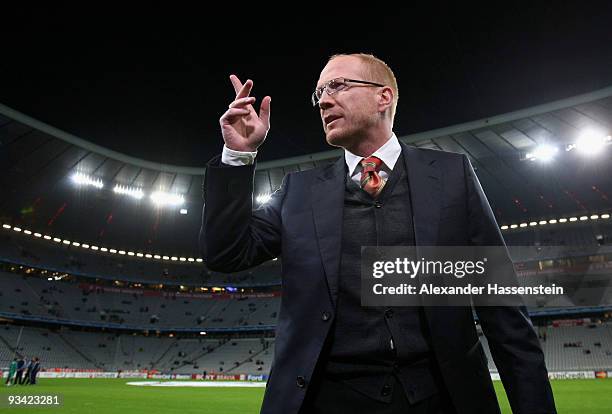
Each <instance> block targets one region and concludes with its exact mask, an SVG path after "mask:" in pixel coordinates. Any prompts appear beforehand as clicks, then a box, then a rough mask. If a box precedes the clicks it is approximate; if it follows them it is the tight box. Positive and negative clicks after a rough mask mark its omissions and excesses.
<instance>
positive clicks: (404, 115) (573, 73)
mask: <svg viewBox="0 0 612 414" xmlns="http://www.w3.org/2000/svg"><path fill="white" fill-rule="evenodd" d="M493 3H495V4H492V5H491V6H489V7H490V8H489V9H482V8H479V9H478V10H477V11H474V10H463V9H451V8H449V7H447V6H445V5H444V4H443V3H438V4H435V5H434V6H432V8H431V9H430V10H416V9H397V8H392V7H391V6H390V4H387V5H385V8H381V6H382V4H377V3H370V4H369V6H358V5H357V4H358V3H354V4H352V5H349V4H348V3H339V4H337V5H335V6H334V5H333V4H331V3H329V4H328V5H326V7H325V8H321V9H316V10H315V9H313V10H300V9H299V7H297V6H299V3H294V4H293V5H292V9H291V10H280V9H276V10H275V9H270V10H266V11H263V12H262V11H261V10H260V13H259V14H257V15H254V14H251V12H250V11H247V10H242V9H240V8H238V7H237V6H236V7H235V8H234V9H232V10H228V11H226V12H220V11H212V10H211V11H202V10H200V9H196V8H194V9H191V10H189V9H180V8H179V7H178V5H177V6H176V8H175V9H173V10H170V9H165V8H157V9H153V8H151V7H152V6H151V7H149V6H148V7H147V8H143V9H140V10H124V9H118V10H97V9H92V8H91V6H89V8H88V9H82V10H79V9H75V8H74V7H72V8H70V9H58V8H52V7H47V8H44V9H25V8H21V9H16V10H8V9H6V10H4V9H3V12H2V15H3V16H2V27H1V28H0V31H1V32H2V39H3V43H2V47H1V49H0V50H1V52H2V55H1V58H0V103H3V104H5V105H7V106H9V107H12V108H14V109H16V110H18V111H21V112H23V113H25V114H26V115H29V116H32V117H34V118H36V119H39V120H41V121H43V122H46V123H48V124H50V125H52V126H55V127H57V128H60V129H63V130H65V131H67V132H70V133H72V134H75V135H77V136H79V137H81V138H83V139H86V140H89V141H92V142H94V143H96V144H99V145H102V146H105V147H108V148H111V149H114V150H117V151H120V152H123V153H126V154H129V155H132V156H135V157H138V158H143V159H147V160H151V161H158V162H164V163H168V164H178V165H186V166H203V165H204V164H205V162H206V161H207V160H208V159H209V158H211V157H212V156H213V155H215V154H216V153H217V152H219V151H220V149H221V146H222V139H221V135H220V133H219V127H218V119H219V117H220V116H221V114H222V113H223V111H224V110H225V108H226V107H227V105H228V104H229V102H230V101H231V99H232V97H233V89H232V87H231V84H230V82H229V79H228V77H229V75H230V74H231V73H235V74H237V75H238V76H239V77H241V78H242V79H243V80H246V78H251V79H253V80H254V83H255V89H254V92H253V95H254V96H256V97H258V98H260V99H261V98H262V97H263V96H265V95H270V96H272V119H271V123H272V129H271V131H270V133H269V135H268V139H267V141H266V143H265V144H264V145H263V146H262V147H261V148H260V155H259V159H260V160H272V159H278V158H284V157H289V156H296V155H303V154H308V153H312V152H318V151H325V150H328V149H331V147H329V146H327V144H326V143H325V138H324V135H323V132H322V128H321V123H320V120H319V116H318V112H317V111H316V110H315V109H313V107H312V106H311V104H310V94H311V92H312V89H313V88H314V86H315V83H316V81H317V79H318V75H319V72H320V70H321V69H322V67H323V66H324V65H325V62H326V61H327V58H328V57H329V56H330V55H332V54H334V53H339V52H360V51H361V52H368V53H373V54H375V55H377V56H378V57H380V58H382V59H383V60H385V61H386V62H387V63H388V64H389V65H390V66H391V67H392V69H394V71H395V74H396V76H397V78H398V82H399V87H400V100H399V106H398V114H397V117H396V122H395V132H396V133H397V134H398V135H400V136H402V135H406V134H410V133H416V132H420V131H427V130H430V129H435V128H440V127H444V126H449V125H453V124H457V123H461V122H467V121H472V120H476V119H480V118H484V117H488V116H493V115H497V114H501V113H505V112H510V111H513V110H518V109H522V108H525V107H529V106H533V105H538V104H542V103H546V102H549V101H551V100H556V99H561V98H566V97H570V96H573V95H577V94H581V93H585V92H590V91H592V90H596V89H600V88H603V87H606V86H610V85H612V14H611V13H610V7H609V6H605V4H606V3H605V2H601V3H596V2H584V1H583V2H575V3H560V2H546V4H545V2H533V3H538V4H537V5H533V4H530V3H525V4H524V5H523V6H519V5H517V4H515V3H514V2H507V3H508V4H504V3H498V2H493ZM366 4H368V3H366ZM462 4H463V2H462ZM200 7H201V6H200ZM279 7H280V6H279ZM3 8H4V6H3ZM347 9H349V10H350V11H347ZM258 105H259V101H258V104H257V106H258Z"/></svg>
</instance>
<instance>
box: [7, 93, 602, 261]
mask: <svg viewBox="0 0 612 414" xmlns="http://www.w3.org/2000/svg"><path fill="white" fill-rule="evenodd" d="M586 130H591V131H597V133H600V134H603V135H605V136H609V135H610V133H611V132H612V86H611V87H608V88H604V89H601V90H597V91H593V92H591V93H587V94H583V95H579V96H574V97H571V98H567V99H563V100H559V101H555V102H550V103H548V104H544V105H539V106H535V107H531V108H526V109H523V110H519V111H515V112H511V113H507V114H503V115H498V116H493V117H490V118H486V119H480V120H477V121H473V122H468V123H463V124H459V125H453V126H449V127H445V128H440V129H435V130H431V131H426V132H422V133H418V134H413V135H408V136H403V137H400V139H401V140H402V141H404V142H405V143H408V144H411V145H414V146H417V147H424V148H434V149H441V150H446V151H453V152H460V153H465V154H467V155H468V156H469V158H470V159H471V161H472V163H473V164H474V166H475V168H476V169H477V174H478V176H479V178H480V180H481V183H482V185H483V187H484V189H485V192H486V193H487V196H488V198H489V200H490V202H491V204H492V206H493V208H494V211H495V213H496V216H497V218H498V221H499V222H500V224H504V223H508V222H510V221H515V220H530V219H537V218H547V217H553V216H557V215H560V214H572V213H591V212H601V211H610V210H611V209H612V204H611V202H610V197H612V194H608V192H609V191H610V190H612V178H610V177H612V171H611V170H612V163H610V162H609V160H610V155H611V153H610V145H608V146H607V148H606V149H605V150H604V151H605V152H606V154H601V155H600V156H598V157H597V156H596V157H590V158H584V157H580V156H579V155H578V154H575V151H570V152H566V151H564V148H566V147H567V146H568V145H571V144H572V143H574V142H575V141H576V140H577V139H578V137H579V136H580V135H581V134H582V133H583V132H584V131H586ZM143 144H146V143H143ZM540 144H549V145H556V146H558V148H560V152H559V154H558V157H557V159H555V160H553V161H552V162H550V163H547V164H544V163H539V162H537V161H529V160H527V159H526V156H527V154H528V153H529V152H531V151H533V150H534V149H535V148H536V147H537V146H538V145H540ZM0 145H1V148H2V151H1V152H0V154H1V155H0V156H1V157H2V162H1V163H0V169H1V170H0V177H1V178H0V180H2V189H3V191H2V194H3V197H2V201H1V202H0V218H1V219H2V221H3V222H8V223H13V224H23V225H28V226H30V227H31V228H33V229H39V230H41V231H42V230H46V231H51V230H49V229H52V231H53V232H54V233H60V234H62V235H63V236H65V237H79V238H81V239H86V240H91V241H93V240H100V239H104V240H110V241H108V242H109V243H110V242H113V243H117V244H123V245H129V246H133V245H136V246H142V245H143V244H148V245H156V244H158V243H159V244H161V245H164V244H170V245H173V246H175V248H177V249H183V250H186V251H187V252H195V251H196V249H197V243H196V240H197V230H198V228H199V223H200V217H199V211H200V208H201V205H202V199H201V186H202V177H203V174H204V168H192V167H183V166H177V165H166V164H160V163H155V162H150V161H146V160H143V159H138V158H134V157H131V156H128V155H125V154H122V153H119V152H116V151H113V150H110V149H107V148H104V147H101V146H98V145H96V144H93V143H91V142H89V141H87V140H85V139H83V138H80V137H77V136H74V135H72V134H69V133H67V132H65V131H61V130H59V129H57V128H54V127H53V126H50V125H47V124H45V123H43V122H40V121H38V120H36V119H33V118H31V117H29V116H27V115H24V114H22V113H19V112H17V111H15V110H13V109H11V108H9V107H6V106H4V105H1V104H0ZM340 154H341V151H340V150H333V151H326V152H321V153H316V154H311V155H305V156H299V157H292V158H286V159H281V160H275V161H270V162H262V163H260V164H258V171H257V173H256V178H255V180H256V194H267V193H270V192H272V191H273V190H274V189H276V188H277V187H278V186H279V185H280V182H281V180H282V177H283V176H284V175H285V174H286V173H288V172H293V171H300V170H305V169H310V168H313V167H315V166H319V165H323V164H326V163H329V162H332V161H333V160H335V159H337V157H338V156H340ZM76 172H79V173H82V174H87V175H89V176H92V177H95V178H96V179H100V180H102V181H103V182H104V183H106V184H107V185H106V186H105V188H104V189H102V190H97V189H89V188H80V189H76V188H75V187H74V186H72V183H71V182H70V180H69V178H70V177H71V176H72V174H74V173H76ZM115 184H120V185H124V186H131V187H138V188H142V189H143V190H144V191H145V192H151V191H154V190H160V189H161V190H164V191H166V192H171V193H179V194H183V195H184V196H185V198H186V203H185V205H184V207H185V208H186V209H187V210H188V214H187V215H179V214H178V211H175V210H176V209H174V210H173V209H171V210H163V209H157V208H150V207H149V206H148V204H149V203H145V202H144V200H141V201H137V200H131V199H128V198H121V197H120V196H119V195H117V194H113V192H112V188H113V186H114V185H115Z"/></svg>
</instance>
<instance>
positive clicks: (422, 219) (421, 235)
mask: <svg viewBox="0 0 612 414" xmlns="http://www.w3.org/2000/svg"><path fill="white" fill-rule="evenodd" d="M400 144H401V145H402V151H403V152H404V161H405V163H406V172H407V175H408V182H409V185H410V198H411V200H412V217H413V222H414V238H415V245H416V246H417V247H418V246H435V245H436V242H437V239H438V226H439V222H440V208H441V204H440V203H441V202H442V190H441V183H440V171H439V169H438V168H437V166H436V160H435V159H430V158H429V157H427V156H426V154H427V153H426V152H425V151H420V150H419V149H417V148H413V147H409V146H408V145H406V144H404V143H402V142H400Z"/></svg>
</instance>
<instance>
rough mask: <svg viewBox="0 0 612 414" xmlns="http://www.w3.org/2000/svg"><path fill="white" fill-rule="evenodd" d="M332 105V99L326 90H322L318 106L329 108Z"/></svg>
mask: <svg viewBox="0 0 612 414" xmlns="http://www.w3.org/2000/svg"><path fill="white" fill-rule="evenodd" d="M333 105H334V99H333V98H332V97H331V96H330V95H329V94H328V93H327V91H323V94H322V95H321V99H319V108H321V109H329V108H331V107H332V106H333Z"/></svg>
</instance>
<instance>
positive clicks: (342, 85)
mask: <svg viewBox="0 0 612 414" xmlns="http://www.w3.org/2000/svg"><path fill="white" fill-rule="evenodd" d="M349 83H361V84H364V85H372V86H385V85H381V84H380V83H376V82H368V81H364V80H358V79H347V78H335V79H332V80H330V81H328V82H326V83H325V84H324V85H323V86H321V87H319V88H317V89H315V91H314V92H313V93H312V97H311V99H312V106H317V105H318V104H319V101H320V100H321V96H323V91H325V92H327V94H328V95H333V94H335V93H336V92H338V91H342V90H344V89H346V88H347V87H348V86H349V85H348V84H349Z"/></svg>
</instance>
